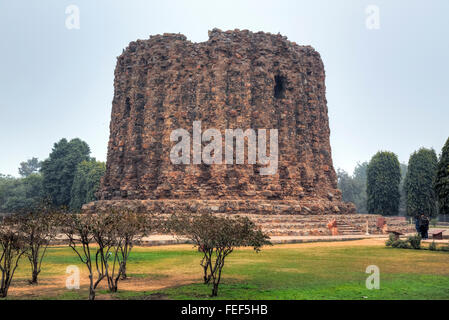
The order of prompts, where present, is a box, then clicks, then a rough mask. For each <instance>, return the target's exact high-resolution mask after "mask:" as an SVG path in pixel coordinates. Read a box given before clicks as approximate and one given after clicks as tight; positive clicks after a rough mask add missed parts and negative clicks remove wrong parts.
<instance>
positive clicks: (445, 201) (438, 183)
mask: <svg viewBox="0 0 449 320" xmlns="http://www.w3.org/2000/svg"><path fill="white" fill-rule="evenodd" d="M435 192H436V196H437V199H438V208H439V213H440V214H449V139H447V141H446V144H445V145H444V147H443V150H442V151H441V156H440V161H439V162H438V169H437V175H436V179H435Z"/></svg>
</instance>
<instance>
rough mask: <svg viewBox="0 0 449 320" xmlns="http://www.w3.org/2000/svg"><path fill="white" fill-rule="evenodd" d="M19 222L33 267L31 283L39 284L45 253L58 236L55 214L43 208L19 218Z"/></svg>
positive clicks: (27, 255)
mask: <svg viewBox="0 0 449 320" xmlns="http://www.w3.org/2000/svg"><path fill="white" fill-rule="evenodd" d="M18 221H19V224H18V225H19V230H20V232H21V233H22V234H23V237H24V243H25V245H26V246H27V250H26V252H25V255H26V257H27V258H28V261H29V262H30V265H31V279H30V280H29V283H30V284H37V279H38V276H39V274H40V273H41V267H42V261H43V259H44V257H45V253H46V252H47V248H48V246H49V245H50V241H51V240H52V239H53V238H54V237H55V236H56V229H55V226H56V223H55V214H53V213H52V212H51V211H49V210H48V209H47V208H42V209H41V211H38V212H30V213H28V214H24V215H21V216H19V217H18Z"/></svg>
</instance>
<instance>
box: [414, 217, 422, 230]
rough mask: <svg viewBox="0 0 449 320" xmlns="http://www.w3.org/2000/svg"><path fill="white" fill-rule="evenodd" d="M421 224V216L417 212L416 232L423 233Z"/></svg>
mask: <svg viewBox="0 0 449 320" xmlns="http://www.w3.org/2000/svg"><path fill="white" fill-rule="evenodd" d="M420 224H421V217H420V216H419V214H417V215H416V216H415V229H416V233H418V234H421V230H420V229H419V226H420Z"/></svg>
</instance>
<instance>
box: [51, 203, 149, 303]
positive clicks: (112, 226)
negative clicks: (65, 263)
mask: <svg viewBox="0 0 449 320" xmlns="http://www.w3.org/2000/svg"><path fill="white" fill-rule="evenodd" d="M59 219H60V220H61V221H62V224H61V226H62V231H63V233H64V234H65V235H66V236H67V238H68V239H69V246H70V247H71V248H72V249H73V250H74V252H75V253H76V254H77V255H78V257H79V259H80V260H81V262H83V263H84V264H85V265H86V267H87V269H88V271H89V279H90V285H89V299H90V300H94V299H95V294H96V293H95V292H96V288H97V286H98V285H99V284H100V282H101V281H102V280H103V279H106V280H107V282H108V288H109V291H110V292H116V291H117V288H118V281H119V280H120V279H123V275H124V274H125V276H126V262H127V259H128V257H129V254H130V252H131V248H132V246H133V244H134V241H135V240H136V239H138V238H139V237H142V236H143V235H144V234H146V232H148V231H149V230H150V227H149V224H148V222H151V219H150V220H148V216H147V215H139V214H136V213H134V212H120V211H117V212H114V211H113V212H102V213H101V214H76V213H72V214H66V215H61V216H60V218H59ZM93 244H95V246H94V247H92V245H93ZM93 257H95V258H93ZM94 268H95V269H94ZM95 271H96V275H97V276H96V279H94V273H95Z"/></svg>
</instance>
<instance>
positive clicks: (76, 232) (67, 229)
mask: <svg viewBox="0 0 449 320" xmlns="http://www.w3.org/2000/svg"><path fill="white" fill-rule="evenodd" d="M94 219H95V217H94V215H90V214H86V215H82V214H77V213H71V214H65V215H60V217H59V220H60V222H61V229H62V232H63V233H64V234H65V235H66V236H67V238H68V240H69V246H70V247H71V248H72V249H73V251H74V252H75V253H76V254H77V255H78V257H79V259H80V260H81V262H82V263H84V264H85V265H86V267H87V269H88V271H89V280H90V282H89V300H94V299H95V290H96V288H97V286H98V284H99V283H100V282H101V280H103V278H104V274H102V273H100V272H98V276H97V279H95V280H94V267H95V266H96V267H97V270H99V268H98V262H99V261H98V254H95V265H93V261H92V253H93V252H94V251H95V249H93V248H92V246H91V242H92V240H93V238H94V233H93V224H94Z"/></svg>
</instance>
